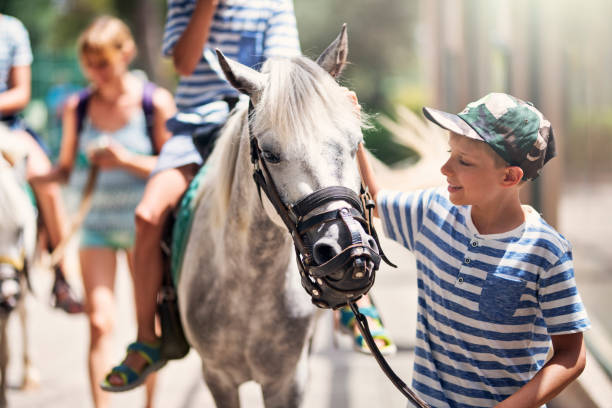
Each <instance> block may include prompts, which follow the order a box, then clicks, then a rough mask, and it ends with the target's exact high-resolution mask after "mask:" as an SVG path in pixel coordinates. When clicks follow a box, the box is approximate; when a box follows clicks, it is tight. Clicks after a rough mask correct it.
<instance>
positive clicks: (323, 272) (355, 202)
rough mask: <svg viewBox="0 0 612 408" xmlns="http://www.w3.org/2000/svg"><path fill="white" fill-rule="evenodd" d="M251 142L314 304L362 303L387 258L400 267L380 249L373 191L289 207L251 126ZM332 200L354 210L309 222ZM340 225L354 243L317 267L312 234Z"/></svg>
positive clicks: (309, 199) (319, 196)
mask: <svg viewBox="0 0 612 408" xmlns="http://www.w3.org/2000/svg"><path fill="white" fill-rule="evenodd" d="M252 111H253V105H252V104H249V117H250V116H251V114H252ZM249 137H250V143H251V163H252V164H253V167H254V169H253V179H254V180H255V184H256V185H257V189H258V193H259V196H260V199H261V191H262V190H263V191H264V193H265V194H266V196H267V197H268V199H269V200H270V202H271V203H272V205H273V206H274V208H275V210H276V212H277V213H278V215H279V216H280V217H281V219H282V220H283V223H284V224H285V226H286V227H287V229H288V230H289V233H290V234H291V237H292V239H293V242H294V248H295V253H296V260H297V264H298V269H299V271H300V276H301V281H302V286H303V287H304V289H306V292H308V294H309V295H310V296H311V298H312V302H313V303H314V304H315V305H317V306H318V307H321V308H334V309H335V308H338V307H341V306H344V305H346V304H347V303H348V302H350V301H355V300H357V299H359V298H360V297H361V296H362V295H364V294H365V293H367V292H368V291H369V290H370V288H371V287H372V285H373V284H374V278H375V273H376V270H378V267H379V265H380V260H381V259H383V260H384V261H385V262H387V263H388V264H389V265H391V266H394V267H395V265H393V264H392V263H391V262H390V261H389V260H388V259H387V258H386V256H385V255H384V253H383V252H382V250H381V249H380V242H379V240H378V235H377V234H376V231H375V229H374V226H373V225H372V214H371V213H372V209H373V208H374V205H375V204H374V201H373V200H372V197H371V196H370V194H369V193H368V191H367V190H366V189H365V188H364V187H363V186H362V188H361V194H360V195H358V194H357V193H355V192H354V191H353V190H351V189H349V188H346V187H342V186H332V187H326V188H323V189H320V190H317V191H315V192H313V193H311V194H309V195H307V196H306V197H304V198H302V199H300V200H299V201H297V202H296V203H294V204H292V205H286V204H285V203H284V202H283V200H282V199H281V197H280V194H279V193H278V189H277V188H276V185H275V183H274V180H273V179H272V175H271V174H270V171H269V170H268V166H267V165H266V162H265V160H263V159H262V152H261V149H260V148H259V143H258V141H257V138H255V137H254V135H253V133H252V131H251V128H250V125H249ZM332 201H345V202H347V203H348V206H347V207H343V208H340V209H334V210H330V211H326V212H323V213H320V214H316V215H313V216H311V217H309V218H306V216H307V215H308V214H310V213H311V212H312V211H313V210H316V209H317V208H320V207H321V206H323V205H325V204H327V203H329V202H332ZM337 220H339V221H341V225H343V226H344V228H346V230H347V231H348V233H349V236H350V239H351V242H350V244H349V245H348V246H347V247H346V248H344V249H343V250H342V251H341V252H340V253H338V254H337V255H335V256H334V257H333V258H331V259H329V260H328V261H326V262H324V263H323V264H321V265H317V264H316V262H315V261H314V257H313V253H312V245H311V244H309V243H308V239H307V236H306V232H308V231H309V230H310V229H313V228H317V227H318V226H320V225H323V224H325V223H328V222H332V221H337ZM360 228H363V230H365V231H367V232H368V233H369V234H370V235H371V236H372V238H374V240H375V242H376V245H377V246H378V250H379V252H380V255H379V253H377V252H376V251H374V250H373V249H372V248H370V246H369V245H368V244H367V243H366V242H363V238H362V234H361V233H360ZM368 264H370V265H371V268H368V266H369V265H368Z"/></svg>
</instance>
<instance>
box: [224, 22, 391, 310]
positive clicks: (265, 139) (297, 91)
mask: <svg viewBox="0 0 612 408" xmlns="http://www.w3.org/2000/svg"><path fill="white" fill-rule="evenodd" d="M347 50H348V45H347V36H346V27H343V29H342V32H341V33H340V35H339V36H338V38H336V40H335V41H334V42H333V43H332V44H331V45H330V46H329V47H328V48H327V49H326V50H325V51H324V52H323V54H322V55H321V56H320V57H319V58H318V59H317V62H313V61H311V60H309V59H307V58H305V57H294V58H291V59H270V60H268V61H267V62H266V63H265V64H264V65H263V67H262V70H261V72H257V71H255V70H253V69H251V68H248V67H246V66H244V65H242V64H239V63H237V62H235V61H231V60H228V59H226V58H225V57H224V56H223V54H222V53H221V52H220V51H218V52H217V53H218V56H219V63H220V65H221V67H222V69H223V71H224V73H225V76H226V77H227V79H228V81H229V82H230V83H231V84H232V85H233V86H234V87H235V88H236V89H238V90H239V91H241V92H242V93H245V94H247V95H248V96H249V97H250V99H251V106H250V115H249V135H250V139H251V156H252V161H253V163H254V168H255V172H254V176H255V180H256V183H257V184H258V187H259V188H261V189H262V190H263V191H264V192H265V197H267V199H266V198H264V207H266V211H267V213H268V214H269V215H270V218H271V219H272V220H274V221H276V222H277V223H280V224H281V225H283V224H284V225H285V226H286V227H287V228H288V229H289V231H290V233H291V234H292V237H293V240H294V243H295V246H296V249H297V250H298V252H299V253H298V265H299V266H300V270H301V273H302V284H303V285H304V287H305V288H306V290H307V291H308V292H309V293H310V294H311V295H312V297H313V301H314V302H315V304H317V305H319V306H323V307H338V306H341V305H342V304H345V303H347V302H348V301H350V300H355V299H357V298H358V297H360V296H361V295H362V294H364V293H365V292H367V290H369V288H370V287H371V285H372V284H373V282H374V272H375V271H376V269H377V268H378V265H379V262H380V257H379V255H378V246H377V243H376V240H375V239H374V238H373V237H372V236H371V235H370V234H369V233H368V232H367V230H368V229H370V227H371V225H369V224H368V222H367V221H366V220H365V217H364V214H365V213H364V209H363V207H362V203H361V199H360V196H359V194H358V193H359V191H360V186H361V183H360V176H359V171H358V167H357V164H356V161H355V154H356V151H357V147H358V144H359V143H360V142H361V141H362V140H363V136H362V133H361V125H362V122H361V119H360V117H359V115H358V114H356V112H355V107H354V106H353V103H352V102H351V101H350V99H349V98H348V96H347V94H346V92H345V91H344V90H343V89H342V88H341V87H340V86H339V85H338V84H337V83H336V81H335V80H334V78H335V77H336V76H338V75H339V74H340V73H341V71H342V69H343V67H344V65H345V63H346V56H347Z"/></svg>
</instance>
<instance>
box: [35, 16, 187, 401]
mask: <svg viewBox="0 0 612 408" xmlns="http://www.w3.org/2000/svg"><path fill="white" fill-rule="evenodd" d="M78 54H79V58H80V62H81V66H82V69H83V72H84V74H85V76H86V77H87V79H88V80H89V82H90V86H89V87H88V88H87V89H85V90H83V91H81V92H80V93H79V94H78V95H74V96H72V97H71V98H69V99H68V101H67V102H66V105H65V108H64V112H63V119H62V121H63V135H62V145H61V151H60V157H59V161H58V165H57V166H56V167H55V168H54V169H53V170H52V171H51V172H50V173H49V174H47V175H46V177H45V179H46V181H51V180H59V181H67V180H68V178H69V176H71V177H70V178H71V180H70V181H71V184H74V186H75V187H76V188H83V186H84V185H85V183H86V179H87V176H88V173H89V171H90V168H91V166H97V167H98V168H99V170H100V171H99V174H98V178H97V183H96V188H95V190H94V193H93V196H92V199H91V203H92V204H91V209H90V210H89V212H88V214H87V216H86V218H85V220H84V222H83V226H82V229H81V241H80V250H79V257H80V262H81V270H82V275H83V285H84V289H85V299H86V313H87V316H88V318H89V327H90V347H89V379H90V385H91V390H92V397H93V401H94V405H95V406H96V407H106V406H108V405H109V394H107V393H104V392H102V390H101V389H100V388H99V387H98V384H99V383H100V382H101V381H102V379H103V378H104V374H105V372H106V371H108V369H109V368H110V365H109V358H108V357H109V352H110V348H111V335H112V330H113V325H114V321H115V318H114V316H113V311H114V310H115V308H114V293H113V290H114V282H115V274H116V266H117V265H116V262H117V261H116V255H117V253H118V251H121V250H123V251H125V252H126V253H127V260H128V265H129V268H130V273H132V274H133V272H132V271H133V268H132V252H131V249H132V246H133V242H134V210H135V208H136V205H137V204H138V202H139V201H140V199H141V197H142V194H143V192H144V188H145V184H146V180H147V178H148V176H149V174H150V172H151V171H152V170H153V167H154V166H155V163H156V160H157V154H158V152H159V151H160V149H161V147H162V145H163V144H164V142H165V141H166V140H167V139H168V138H169V137H170V134H169V133H168V131H167V130H166V128H165V122H166V120H167V119H169V118H170V117H171V116H172V115H173V114H174V113H175V110H176V107H175V104H174V100H173V97H172V95H171V94H170V92H168V91H167V90H165V89H163V88H159V87H155V86H154V85H153V84H151V83H148V82H145V81H143V80H141V79H140V78H138V77H137V76H135V75H133V74H132V73H130V72H129V71H128V66H129V64H130V62H131V61H132V59H133V58H134V56H135V54H136V45H135V43H134V40H133V38H132V35H131V33H130V31H129V29H128V27H127V26H126V25H125V24H124V23H123V22H122V21H120V20H118V19H116V18H114V17H108V16H103V17H99V18H97V19H96V20H95V21H94V22H93V23H92V24H91V25H90V26H89V27H88V28H87V29H85V31H84V32H83V33H82V34H81V36H80V38H79V40H78ZM153 382H154V379H151V381H150V383H149V386H148V387H147V388H148V391H147V406H151V405H152V400H153V398H152V397H153Z"/></svg>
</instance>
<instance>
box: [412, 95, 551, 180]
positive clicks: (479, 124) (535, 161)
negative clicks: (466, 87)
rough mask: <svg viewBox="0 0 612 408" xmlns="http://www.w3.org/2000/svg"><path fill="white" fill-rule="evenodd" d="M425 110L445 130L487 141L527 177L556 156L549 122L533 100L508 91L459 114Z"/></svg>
mask: <svg viewBox="0 0 612 408" xmlns="http://www.w3.org/2000/svg"><path fill="white" fill-rule="evenodd" d="M423 113H424V114H425V117H426V118H427V119H429V120H431V121H432V122H434V123H435V124H437V125H438V126H440V127H442V128H444V129H446V130H450V131H451V132H454V133H457V134H460V135H463V136H467V137H469V138H472V139H476V140H482V141H485V142H486V143H487V144H488V145H489V146H491V147H492V148H493V150H495V152H496V153H497V154H499V155H500V156H501V157H502V158H503V159H504V160H505V161H506V162H507V163H508V164H510V165H511V166H519V167H520V168H521V169H523V179H525V180H533V179H535V178H536V177H538V175H539V173H540V169H541V168H542V167H544V164H546V162H548V161H549V160H550V159H552V158H553V157H554V156H555V140H554V136H553V131H552V127H551V126H550V122H549V121H548V120H546V119H545V118H544V116H543V115H542V113H541V112H540V111H538V110H537V109H536V108H535V107H534V106H533V104H532V103H531V102H525V101H522V100H520V99H518V98H515V97H514V96H511V95H508V94H505V93H490V94H488V95H486V96H484V97H482V98H481V99H479V100H477V101H476V102H472V103H469V104H468V105H467V106H466V107H465V109H464V110H463V111H462V112H460V113H458V114H456V115H454V114H452V113H447V112H443V111H439V110H437V109H433V108H427V107H425V108H423Z"/></svg>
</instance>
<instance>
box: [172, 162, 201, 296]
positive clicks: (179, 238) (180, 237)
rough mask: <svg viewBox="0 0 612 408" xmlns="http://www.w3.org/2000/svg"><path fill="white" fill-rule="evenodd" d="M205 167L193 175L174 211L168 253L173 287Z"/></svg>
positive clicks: (177, 277) (181, 263) (178, 273)
mask: <svg viewBox="0 0 612 408" xmlns="http://www.w3.org/2000/svg"><path fill="white" fill-rule="evenodd" d="M207 169H208V166H206V165H205V166H203V167H202V168H201V169H200V170H199V171H198V173H197V174H196V175H195V177H194V178H193V180H192V181H191V183H190V184H189V187H187V191H186V192H185V194H184V195H183V198H182V199H181V202H180V204H179V207H178V210H177V212H176V220H175V221H174V226H173V227H172V250H171V255H170V271H171V273H172V282H173V283H174V287H175V288H176V287H178V281H179V277H180V274H181V267H182V265H183V256H184V254H185V248H186V247H187V241H188V240H189V234H190V233H191V224H192V222H193V214H194V212H195V208H196V207H197V204H198V200H197V197H199V194H198V192H199V187H200V184H201V182H202V180H203V179H204V175H205V174H206V172H207Z"/></svg>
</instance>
